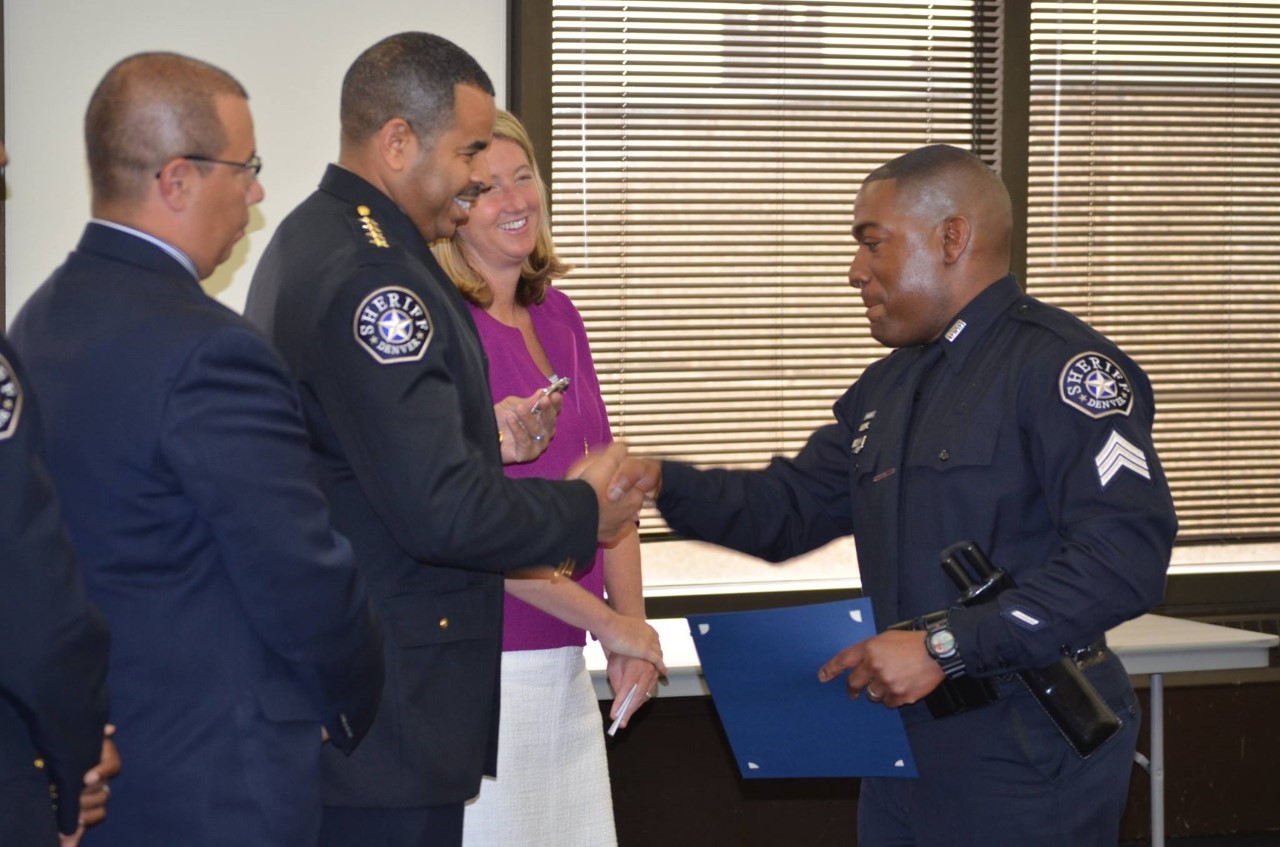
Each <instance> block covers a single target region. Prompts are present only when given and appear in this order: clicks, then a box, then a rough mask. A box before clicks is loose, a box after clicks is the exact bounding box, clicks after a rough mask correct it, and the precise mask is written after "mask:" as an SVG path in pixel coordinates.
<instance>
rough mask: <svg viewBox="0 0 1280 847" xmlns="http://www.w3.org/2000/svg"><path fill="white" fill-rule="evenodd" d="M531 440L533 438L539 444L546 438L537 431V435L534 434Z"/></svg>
mask: <svg viewBox="0 0 1280 847" xmlns="http://www.w3.org/2000/svg"><path fill="white" fill-rule="evenodd" d="M533 440H534V441H536V442H538V443H539V444H541V443H542V442H544V441H546V440H547V437H546V436H545V435H543V434H542V433H538V434H537V435H535V436H534V437H533Z"/></svg>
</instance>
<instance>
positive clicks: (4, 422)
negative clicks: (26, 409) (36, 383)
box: [0, 355, 22, 441]
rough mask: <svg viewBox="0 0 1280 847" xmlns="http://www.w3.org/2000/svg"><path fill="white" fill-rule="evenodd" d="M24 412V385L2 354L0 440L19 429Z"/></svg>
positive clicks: (0, 372) (0, 366) (0, 365)
mask: <svg viewBox="0 0 1280 847" xmlns="http://www.w3.org/2000/svg"><path fill="white" fill-rule="evenodd" d="M21 414H22V385H21V384H20V383H19V382H18V378H17V376H15V375H14V372H13V365H11V364H9V360H8V359H6V358H5V357H4V356H3V355H0V441H4V440H5V439H7V438H9V437H11V436H12V435H13V434H14V433H15V432H17V431H18V418H19V416H20V415H21Z"/></svg>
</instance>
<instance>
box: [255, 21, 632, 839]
mask: <svg viewBox="0 0 1280 847" xmlns="http://www.w3.org/2000/svg"><path fill="white" fill-rule="evenodd" d="M341 118H342V145H341V152H340V156H339V159H338V164H337V165H336V166H330V167H329V169H328V170H327V171H326V173H325V175H324V178H323V179H322V180H321V183H320V189H319V190H318V191H317V192H315V193H314V194H312V195H311V197H309V198H308V199H307V200H306V201H304V202H303V203H302V205H300V206H299V207H298V208H297V209H296V210H294V211H293V212H292V213H291V214H290V215H289V216H288V217H287V218H286V219H285V220H284V221H283V222H282V223H281V224H280V227H279V228H278V229H277V230H276V234H275V236H274V237H273V238H272V241H271V244H270V245H269V246H268V247H267V250H266V252H265V254H264V255H263V257H262V261H261V262H260V263H259V264H258V269H257V271H256V273H255V274H254V279H253V284H252V286H251V288H250V291H249V298H248V304H247V307H246V315H247V316H248V317H249V318H250V319H251V320H253V321H254V322H255V323H257V324H258V325H259V326H261V327H263V328H264V329H265V330H266V331H267V332H268V334H269V335H270V336H271V338H272V339H273V340H274V341H275V343H276V345H277V346H278V347H279V348H280V350H281V352H282V353H283V355H284V357H285V359H286V360H287V361H288V362H289V364H290V366H292V368H293V370H294V372H295V374H296V375H297V378H298V381H299V383H300V386H301V392H302V396H303V406H304V410H305V412H306V416H307V421H308V425H309V429H310V434H311V440H312V447H313V449H314V450H315V451H316V453H317V454H318V455H319V458H320V461H321V465H322V472H323V484H324V487H325V490H326V492H327V493H328V495H329V498H330V501H331V503H332V504H333V512H334V520H335V522H336V525H337V526H338V528H339V530H341V531H342V532H343V533H345V534H346V535H348V537H350V538H351V541H352V544H353V545H354V546H355V549H356V552H357V554H358V557H359V560H360V566H361V568H362V569H363V570H364V573H365V574H366V576H367V578H368V580H369V585H370V591H371V593H372V595H373V597H374V603H375V605H376V606H377V608H378V611H379V613H380V614H381V616H382V619H383V621H384V623H385V625H386V627H387V631H388V636H389V637H388V638H387V668H388V673H387V689H386V692H385V694H384V697H383V703H382V711H381V712H380V713H379V715H378V719H377V721H376V722H375V724H374V728H373V730H372V731H371V732H370V736H369V738H368V740H366V742H365V744H364V746H362V747H361V749H360V750H359V751H357V752H356V754H355V755H353V756H352V757H350V758H348V759H342V758H339V757H336V756H326V758H325V762H324V767H325V804H326V807H325V817H324V824H323V826H322V835H321V843H322V844H325V845H344V847H359V846H360V845H367V844H378V845H423V844H431V845H436V844H457V843H460V841H461V830H462V804H463V802H464V801H465V800H467V799H469V798H470V797H473V796H475V794H476V793H477V792H478V791H479V785H480V778H481V776H482V775H483V774H486V773H488V774H492V773H493V772H494V765H495V755H496V744H497V726H498V724H497V718H498V711H497V709H498V706H497V704H498V699H497V695H498V690H497V688H498V662H499V657H500V652H501V646H502V596H503V573H504V572H507V571H511V570H512V569H516V568H521V567H526V566H554V567H556V568H557V570H559V571H560V572H561V573H567V572H571V571H572V570H573V569H574V568H575V567H576V566H577V563H588V562H590V561H591V560H592V558H593V556H594V554H595V549H596V545H597V543H598V541H610V540H612V539H614V538H615V537H618V536H619V535H620V534H621V533H622V532H623V531H627V530H631V531H634V529H633V527H632V524H631V522H632V521H633V520H634V517H635V514H636V511H637V508H638V506H639V504H640V499H641V498H640V495H639V492H630V493H628V494H626V495H625V496H623V497H621V498H620V499H618V500H617V501H616V502H615V501H612V500H610V499H609V497H608V496H607V490H606V487H607V486H608V485H609V481H610V479H611V478H612V476H613V473H614V470H615V469H616V468H617V467H618V465H619V461H620V458H621V452H620V451H619V450H618V449H617V448H615V449H614V450H612V451H610V452H609V453H607V454H605V455H602V456H599V457H596V458H595V459H594V460H593V461H592V463H591V464H590V466H589V467H587V468H586V470H585V471H583V473H582V475H581V480H583V481H572V482H564V481H548V480H541V479H520V480H512V479H508V478H506V477H505V476H504V475H503V472H502V462H503V456H502V453H501V452H500V451H501V448H502V447H504V446H505V443H506V441H509V440H510V439H504V443H503V444H501V445H500V443H499V430H498V427H497V424H496V422H495V411H494V406H493V401H492V399H491V397H490V395H489V380H488V375H487V370H486V368H487V363H486V360H485V356H484V350H483V347H482V346H481V343H480V339H479V337H478V335H477V333H476V329H475V325H474V323H473V322H472V320H471V318H470V316H469V314H468V312H467V309H466V305H465V303H464V301H463V299H462V297H461V295H459V294H458V292H457V290H456V289H455V288H454V286H453V284H452V282H450V280H449V278H448V277H447V276H446V275H445V273H444V272H443V271H442V270H441V269H440V267H439V266H438V265H437V264H436V262H435V259H434V257H433V256H432V255H431V251H430V250H429V249H428V244H429V243H430V242H431V241H433V240H434V239H437V238H445V237H448V236H450V235H452V234H453V231H454V229H455V227H456V226H457V225H458V224H459V223H461V222H464V221H465V220H466V218H467V208H468V206H469V204H470V201H469V200H468V199H467V198H468V197H469V196H474V194H473V192H474V191H475V190H476V189H477V188H478V187H479V185H480V184H482V183H484V182H485V181H486V180H487V179H488V177H489V175H488V170H487V166H486V165H485V159H484V150H485V148H486V147H487V146H488V144H489V141H490V138H491V135H492V132H493V120H494V103H493V86H492V85H491V83H490V82H489V79H488V76H487V75H486V74H485V73H484V71H483V70H482V69H481V68H480V66H479V65H478V64H476V62H475V60H474V59H473V58H472V57H471V56H469V55H468V54H467V53H466V52H465V51H463V50H462V49H460V48H459V47H457V46H456V45H454V44H452V43H450V42H449V41H447V40H445V39H442V38H439V37H437V36H434V35H429V34H427V33H402V34H400V35H395V36H391V37H389V38H387V39H384V40H383V41H381V42H379V43H377V44H375V45H374V46H372V47H370V48H369V49H368V50H366V51H365V52H364V53H362V54H361V55H360V56H359V57H358V58H357V59H356V61H355V63H354V64H353V65H352V66H351V68H350V69H349V70H348V71H347V74H346V77H345V79H344V81H343V87H342V107H341ZM540 402H541V403H543V404H545V401H540ZM551 411H553V410H551V409H548V410H547V412H546V414H545V415H544V417H549V416H550V414H551ZM534 426H537V424H534ZM547 435H548V433H547V432H544V431H540V430H539V431H537V432H535V434H534V437H535V438H537V437H539V436H541V437H544V438H545V437H546V436H547ZM588 482H589V484H588Z"/></svg>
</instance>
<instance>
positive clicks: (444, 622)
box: [440, 618, 449, 629]
mask: <svg viewBox="0 0 1280 847" xmlns="http://www.w3.org/2000/svg"><path fill="white" fill-rule="evenodd" d="M440 628H441V629H448V628H449V619H448V618H441V619H440Z"/></svg>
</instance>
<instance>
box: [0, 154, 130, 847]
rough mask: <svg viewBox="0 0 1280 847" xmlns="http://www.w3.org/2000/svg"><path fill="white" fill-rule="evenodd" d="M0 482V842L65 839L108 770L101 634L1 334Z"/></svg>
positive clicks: (111, 755) (33, 417)
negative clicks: (1, 482) (1, 488)
mask: <svg viewBox="0 0 1280 847" xmlns="http://www.w3.org/2000/svg"><path fill="white" fill-rule="evenodd" d="M7 162H8V157H7V156H6V155H5V150H4V145H3V144H0V166H3V165H5V164H7ZM0 479H2V480H4V496H3V497H0V844H4V845H6V847H54V845H57V844H58V843H59V835H61V843H62V844H63V845H74V844H76V843H78V841H79V836H80V833H81V832H83V829H82V828H81V826H80V825H82V824H83V823H84V822H85V821H86V820H87V821H90V822H94V821H97V820H100V819H101V818H102V816H103V814H105V810H104V805H105V803H106V799H107V795H108V790H107V784H106V780H107V779H108V778H109V777H110V776H113V775H114V774H115V772H116V771H117V770H118V769H119V759H118V758H116V756H115V746H114V744H112V743H111V742H110V741H106V742H104V741H103V727H104V726H105V724H106V722H107V687H106V678H107V648H108V644H109V642H110V638H109V636H108V633H107V626H106V621H105V620H103V618H102V616H101V615H100V614H98V612H97V610H95V609H94V608H93V607H92V606H90V605H89V603H88V601H87V600H86V598H85V593H84V583H83V581H82V580H81V578H80V569H79V567H78V566H77V564H76V560H75V554H74V553H73V552H72V549H71V540H70V539H69V538H68V537H67V533H66V530H65V529H64V528H63V525H62V516H61V510H60V509H59V506H58V498H57V495H56V494H55V493H54V490H53V483H52V481H51V480H50V479H49V473H48V471H47V470H46V469H45V465H44V446H43V439H42V437H41V433H40V419H39V410H38V408H37V407H36V402H35V397H34V396H32V394H31V391H30V388H29V386H28V385H27V384H26V378H25V376H24V374H23V372H22V367H21V365H20V364H19V362H18V358H17V356H16V354H15V353H14V352H13V350H12V348H10V347H9V344H8V342H7V341H6V340H5V338H4V336H2V335H0ZM100 754H101V755H102V761H100V760H99V755H100ZM84 786H87V788H85V792H86V793H85V795H84V796H83V797H81V796H80V792H81V790H82V787H84ZM51 795H52V800H53V802H50V801H51ZM55 804H56V805H55ZM82 804H83V809H82Z"/></svg>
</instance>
